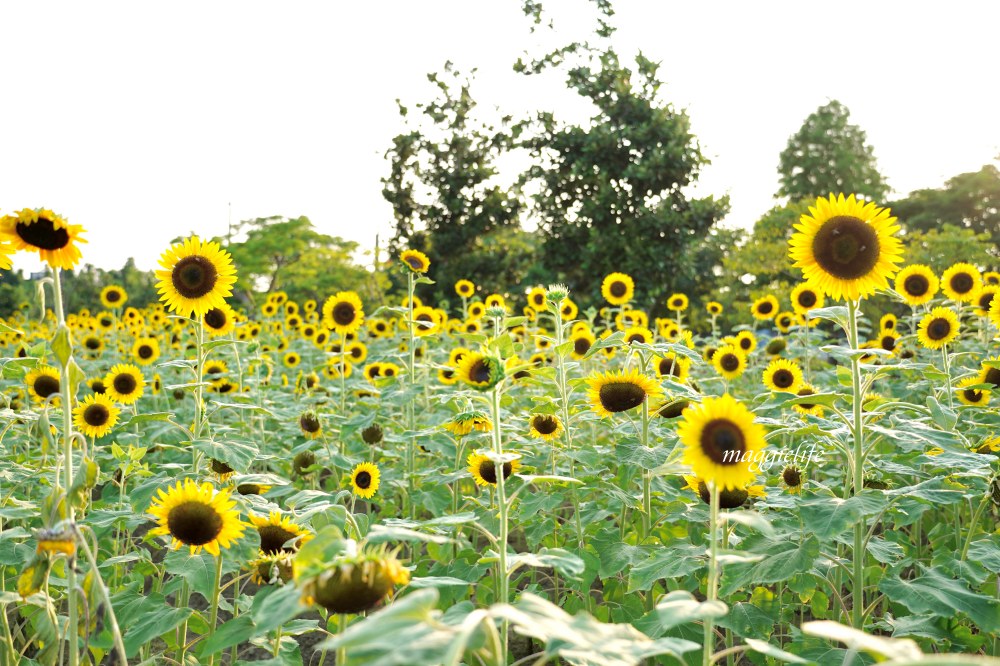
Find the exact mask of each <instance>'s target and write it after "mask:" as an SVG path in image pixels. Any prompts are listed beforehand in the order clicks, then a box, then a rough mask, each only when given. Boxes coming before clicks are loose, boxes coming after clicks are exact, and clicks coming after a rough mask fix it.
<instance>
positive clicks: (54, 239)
mask: <svg viewBox="0 0 1000 666" xmlns="http://www.w3.org/2000/svg"><path fill="white" fill-rule="evenodd" d="M15 229H16V230H17V235H18V236H20V238H21V240H23V241H24V242H25V243H27V244H28V245H33V246H35V247H38V248H41V249H43V250H61V249H62V248H64V247H66V246H67V245H69V232H68V231H66V230H65V229H56V225H55V222H53V221H52V220H50V219H48V218H46V217H39V218H38V221H37V222H35V223H34V224H25V223H24V222H18V223H17V226H16V227H15Z"/></svg>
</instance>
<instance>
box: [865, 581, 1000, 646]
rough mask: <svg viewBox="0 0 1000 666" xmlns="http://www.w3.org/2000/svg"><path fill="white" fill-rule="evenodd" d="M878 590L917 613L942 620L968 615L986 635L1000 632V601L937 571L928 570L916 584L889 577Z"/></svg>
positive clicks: (881, 583)
mask: <svg viewBox="0 0 1000 666" xmlns="http://www.w3.org/2000/svg"><path fill="white" fill-rule="evenodd" d="M878 587H879V589H880V590H881V591H882V592H883V593H885V596H887V597H888V598H889V599H890V600H892V601H895V602H896V603H900V604H902V605H904V606H906V607H907V608H908V609H910V610H911V611H912V612H914V613H934V614H936V615H938V616H940V617H954V616H955V614H956V613H965V614H966V615H968V616H969V618H970V619H971V620H972V621H973V622H975V623H976V624H977V625H979V627H980V628H981V629H982V630H983V631H987V632H993V631H997V629H1000V601H997V600H996V599H994V598H992V597H987V596H985V595H982V594H979V593H977V592H973V591H972V590H970V589H969V588H968V587H966V585H965V583H964V582H962V581H958V580H952V579H951V578H949V577H946V576H945V575H943V574H941V573H940V572H939V571H938V570H936V569H925V570H924V573H923V575H921V576H919V577H917V578H914V579H913V580H903V579H901V578H899V577H898V576H887V577H885V578H883V579H882V581H881V582H880V583H879V586H878Z"/></svg>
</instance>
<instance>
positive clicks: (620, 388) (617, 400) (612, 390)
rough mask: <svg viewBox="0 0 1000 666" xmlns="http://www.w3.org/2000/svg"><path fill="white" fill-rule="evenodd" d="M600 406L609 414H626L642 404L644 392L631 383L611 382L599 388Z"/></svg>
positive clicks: (644, 396) (644, 397)
mask: <svg viewBox="0 0 1000 666" xmlns="http://www.w3.org/2000/svg"><path fill="white" fill-rule="evenodd" d="M599 395H600V398H601V405H602V406H603V407H604V409H606V410H608V411H609V412H614V413H617V412H626V411H628V410H630V409H632V408H634V407H638V406H639V405H641V404H642V401H643V400H645V399H646V391H645V389H643V388H642V387H641V386H639V385H638V384H634V383H632V382H611V383H609V384H605V385H604V386H602V387H601V389H600V392H599Z"/></svg>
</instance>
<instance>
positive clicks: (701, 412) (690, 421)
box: [677, 393, 766, 490]
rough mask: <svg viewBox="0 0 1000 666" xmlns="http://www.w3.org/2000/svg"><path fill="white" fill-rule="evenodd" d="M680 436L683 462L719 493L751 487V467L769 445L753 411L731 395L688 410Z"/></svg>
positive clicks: (680, 428)
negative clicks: (756, 457) (717, 489)
mask: <svg viewBox="0 0 1000 666" xmlns="http://www.w3.org/2000/svg"><path fill="white" fill-rule="evenodd" d="M677 435H678V437H679V438H680V441H681V442H682V443H683V444H684V456H683V460H684V462H685V463H687V464H689V465H690V466H691V469H693V470H694V473H695V475H696V476H698V478H700V479H703V480H704V481H705V482H706V483H712V484H715V485H716V486H718V488H719V489H720V490H736V489H742V488H746V487H747V486H748V485H750V483H751V482H752V481H753V479H754V473H753V472H752V471H751V470H750V466H751V464H752V463H753V462H754V459H755V456H756V455H757V452H758V451H761V450H763V449H764V447H765V446H766V442H765V441H764V428H763V427H762V426H761V425H760V424H758V423H757V422H756V421H755V420H754V415H753V412H751V411H750V410H749V409H747V408H746V407H745V406H743V404H742V403H740V402H738V401H736V400H734V399H733V397H732V396H730V395H729V394H728V393H727V394H725V395H723V396H722V397H719V398H705V400H704V401H703V402H702V403H701V404H700V405H697V406H692V407H688V408H687V409H685V410H684V415H683V421H682V422H681V424H680V426H679V427H678V428H677Z"/></svg>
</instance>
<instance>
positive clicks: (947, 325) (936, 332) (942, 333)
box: [927, 317, 951, 340]
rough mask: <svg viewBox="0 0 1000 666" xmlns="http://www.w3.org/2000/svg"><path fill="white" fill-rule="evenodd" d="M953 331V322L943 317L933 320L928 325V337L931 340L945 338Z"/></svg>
mask: <svg viewBox="0 0 1000 666" xmlns="http://www.w3.org/2000/svg"><path fill="white" fill-rule="evenodd" d="M950 333H951V322H950V321H948V320H947V319H944V318H942V317H937V318H935V319H932V320H931V323H930V324H928V325H927V337H928V338H930V339H931V340H944V339H945V338H947V337H948V335H949V334H950Z"/></svg>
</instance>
